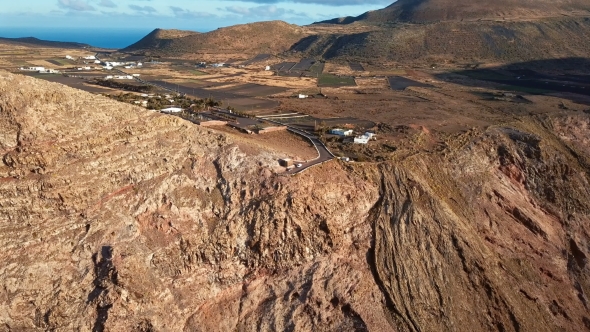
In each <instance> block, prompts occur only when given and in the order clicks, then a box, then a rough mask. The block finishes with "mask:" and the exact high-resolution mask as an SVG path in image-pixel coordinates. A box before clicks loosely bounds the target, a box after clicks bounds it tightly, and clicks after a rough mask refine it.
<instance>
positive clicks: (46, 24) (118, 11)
mask: <svg viewBox="0 0 590 332" xmlns="http://www.w3.org/2000/svg"><path fill="white" fill-rule="evenodd" d="M393 1H394V0H250V1H241V0H21V1H15V0H2V6H0V27H2V28H4V29H6V28H10V29H12V28H13V29H19V28H23V27H35V28H73V27H76V28H115V29H142V30H151V29H155V28H163V29H173V28H174V29H184V30H194V31H201V32H205V31H210V30H214V29H216V28H219V27H224V26H229V25H234V24H241V23H248V22H254V21H269V20H283V21H286V22H289V23H295V24H299V25H305V24H310V23H313V22H316V21H321V20H325V19H330V18H334V17H341V16H348V15H350V16H357V15H360V14H362V13H364V12H366V11H369V10H375V9H380V8H383V7H385V6H387V5H389V4H391V3H392V2H393Z"/></svg>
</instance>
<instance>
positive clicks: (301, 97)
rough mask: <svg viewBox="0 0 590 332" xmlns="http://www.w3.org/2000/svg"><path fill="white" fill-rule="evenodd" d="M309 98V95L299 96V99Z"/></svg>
mask: <svg viewBox="0 0 590 332" xmlns="http://www.w3.org/2000/svg"><path fill="white" fill-rule="evenodd" d="M307 97H309V96H308V95H302V94H299V99H305V98H307Z"/></svg>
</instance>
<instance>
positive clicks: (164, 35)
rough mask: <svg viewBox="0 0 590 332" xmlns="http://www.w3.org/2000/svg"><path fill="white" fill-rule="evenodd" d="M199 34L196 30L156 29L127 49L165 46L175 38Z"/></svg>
mask: <svg viewBox="0 0 590 332" xmlns="http://www.w3.org/2000/svg"><path fill="white" fill-rule="evenodd" d="M197 34H199V33H198V32H194V31H185V30H163V29H155V30H154V31H152V32H150V33H149V34H147V35H146V36H145V37H143V38H142V39H140V40H139V41H138V42H137V43H135V44H133V45H130V46H128V47H127V49H130V50H136V49H156V48H164V47H166V46H167V45H169V44H170V43H171V42H172V41H173V40H174V39H178V38H182V37H186V36H191V35H197Z"/></svg>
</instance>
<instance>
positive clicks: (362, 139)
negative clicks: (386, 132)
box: [354, 135, 369, 144]
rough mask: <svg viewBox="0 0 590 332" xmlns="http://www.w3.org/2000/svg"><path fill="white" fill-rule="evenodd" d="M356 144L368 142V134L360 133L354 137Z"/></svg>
mask: <svg viewBox="0 0 590 332" xmlns="http://www.w3.org/2000/svg"><path fill="white" fill-rule="evenodd" d="M354 142H355V143H356V144H367V143H369V136H365V135H361V136H357V137H355V138H354Z"/></svg>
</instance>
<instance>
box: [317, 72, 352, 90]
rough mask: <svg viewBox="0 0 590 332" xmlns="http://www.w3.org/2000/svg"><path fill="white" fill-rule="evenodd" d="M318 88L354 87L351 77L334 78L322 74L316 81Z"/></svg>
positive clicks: (334, 76)
mask: <svg viewBox="0 0 590 332" xmlns="http://www.w3.org/2000/svg"><path fill="white" fill-rule="evenodd" d="M318 86H321V87H341V86H356V82H355V81H354V77H352V76H336V75H332V74H322V75H320V77H319V79H318Z"/></svg>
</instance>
